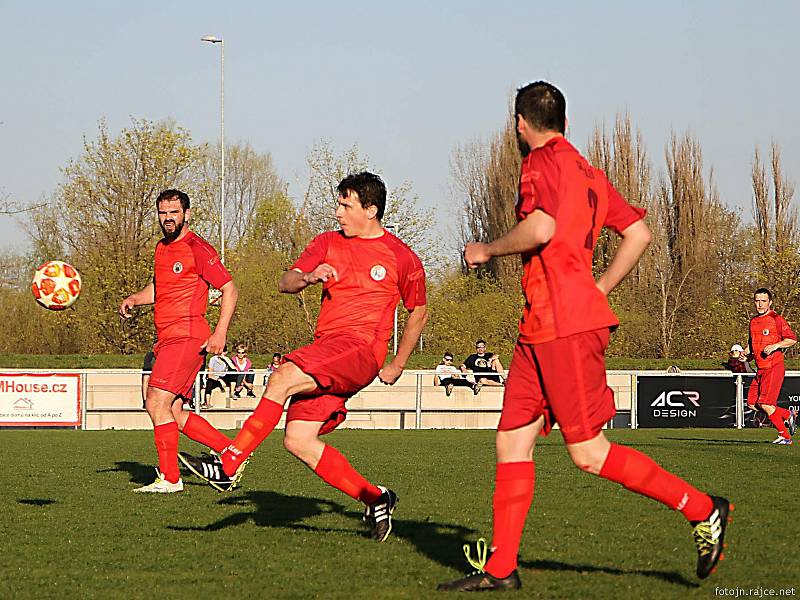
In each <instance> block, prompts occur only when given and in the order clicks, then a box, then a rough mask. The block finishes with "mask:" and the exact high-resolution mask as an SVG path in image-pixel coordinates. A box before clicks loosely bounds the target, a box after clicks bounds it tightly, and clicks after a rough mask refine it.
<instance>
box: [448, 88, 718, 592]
mask: <svg viewBox="0 0 800 600" xmlns="http://www.w3.org/2000/svg"><path fill="white" fill-rule="evenodd" d="M515 118H516V125H517V132H518V138H519V142H520V150H521V152H522V153H523V155H526V154H527V156H525V158H524V160H523V162H522V169H521V174H520V181H519V199H518V202H517V205H516V214H517V221H518V222H517V224H516V225H515V226H514V227H513V228H512V229H511V230H510V231H509V232H508V233H506V234H505V235H504V236H502V237H500V238H499V239H497V240H495V241H493V242H491V243H488V244H481V243H473V244H468V245H467V246H466V248H465V250H464V259H465V261H466V263H467V265H468V266H470V267H472V268H475V267H477V266H479V265H482V264H484V263H486V262H487V261H488V260H490V259H491V258H492V257H495V256H507V255H510V254H516V253H520V254H521V255H522V261H523V267H524V274H523V278H522V287H523V290H524V295H525V308H524V311H523V314H522V319H521V320H520V324H519V338H518V341H517V345H516V348H515V350H514V355H513V358H512V360H511V365H510V367H509V375H508V379H507V380H506V388H505V394H504V397H503V412H502V415H501V417H500V423H499V424H498V428H497V436H496V446H497V470H496V476H495V490H494V497H493V501H492V505H493V516H494V532H493V539H492V543H491V547H490V548H491V554H490V556H489V558H488V562H486V560H485V558H486V554H484V556H483V559H482V560H478V561H474V560H472V559H470V557H469V553H468V555H467V558H468V559H470V562H471V564H473V566H475V567H477V569H478V571H477V572H476V573H473V574H472V575H469V576H467V577H464V578H462V579H458V580H456V581H452V582H449V583H443V584H441V585H440V586H439V589H440V590H443V591H483V590H488V591H491V590H506V589H517V588H519V587H521V582H520V579H519V575H518V574H517V553H518V551H519V545H520V538H521V536H522V530H523V528H524V526H525V519H526V517H527V514H528V510H529V508H530V505H531V502H532V500H533V489H534V478H535V470H534V460H533V451H534V446H535V444H536V438H537V437H538V436H539V435H540V434H541V435H547V433H548V432H549V431H550V429H551V427H552V426H553V425H554V424H555V423H558V424H559V426H560V428H561V434H562V436H563V437H564V441H565V442H566V446H567V452H568V453H569V455H570V457H571V458H572V460H573V462H574V463H575V465H576V466H577V467H578V468H580V469H582V470H584V471H586V472H588V473H593V474H595V475H600V476H601V477H603V478H605V479H609V480H611V481H614V482H617V483H620V484H622V485H623V486H625V487H626V488H628V489H629V490H631V491H634V492H637V493H639V494H642V495H644V496H648V497H649V498H653V499H655V500H658V501H659V502H662V503H664V504H666V505H667V506H669V507H670V508H672V509H674V510H679V511H681V513H683V515H684V516H685V517H686V519H687V520H688V521H689V522H690V523H691V524H692V526H693V528H694V540H695V543H696V545H697V551H698V559H697V575H698V576H699V577H701V578H704V577H707V576H708V575H709V574H710V573H711V571H712V569H713V568H714V566H715V565H716V563H717V561H718V560H719V558H720V556H721V553H722V548H723V538H724V536H725V528H726V526H727V523H728V511H729V510H730V509H731V506H730V505H729V502H728V501H727V500H726V499H724V498H717V497H713V496H708V495H707V494H705V493H703V492H700V491H699V490H696V489H695V488H694V487H692V486H691V485H689V484H688V483H687V482H685V481H683V480H682V479H680V478H678V477H676V476H675V475H673V474H672V473H669V472H667V471H665V470H664V469H662V468H661V467H660V466H658V465H657V464H656V463H655V462H654V461H653V460H652V459H651V458H649V457H648V456H646V455H644V454H642V453H641V452H638V451H636V450H634V449H632V448H627V447H625V446H620V445H618V444H612V443H610V442H609V441H608V440H607V439H606V438H605V436H604V435H603V432H602V428H603V425H604V424H605V423H607V422H608V420H609V419H611V418H612V417H613V415H614V413H615V407H614V396H613V392H612V391H611V389H610V388H609V387H608V385H607V384H606V372H605V349H606V346H607V345H608V341H609V335H610V329H613V328H614V327H616V326H617V325H618V324H619V321H618V320H617V318H616V316H615V315H614V313H613V312H612V311H611V309H610V308H609V305H608V301H607V299H606V296H607V295H608V293H609V292H611V290H613V289H614V288H615V287H616V286H617V284H619V282H620V281H622V279H623V278H624V277H625V275H627V274H628V273H629V272H630V270H631V269H632V268H633V267H634V265H636V262H637V261H638V260H639V257H640V256H641V255H642V253H643V252H644V251H645V249H646V248H647V245H648V244H649V243H650V238H651V235H650V230H649V229H648V228H647V226H646V225H645V223H644V221H643V220H642V219H643V217H644V214H645V213H644V211H643V210H641V209H638V208H634V207H632V206H631V205H629V204H628V203H627V202H626V201H625V200H624V199H623V198H622V196H620V195H619V193H618V192H617V191H616V190H615V189H614V188H613V187H612V186H611V184H610V183H609V182H608V180H607V179H606V176H605V175H604V174H603V172H602V171H600V170H599V169H596V168H594V167H592V166H591V165H590V164H589V163H588V162H587V161H586V159H585V158H583V156H581V155H580V153H579V152H578V151H577V150H576V149H575V147H574V146H572V145H571V144H570V143H569V142H568V141H567V140H566V138H565V137H564V130H565V128H566V101H565V99H564V96H563V95H562V94H561V92H560V91H559V90H558V89H556V88H555V87H554V86H553V85H551V84H549V83H546V82H543V81H538V82H536V83H531V84H529V85H527V86H525V87H523V88H521V89H520V90H519V91H518V92H517V97H516V102H515ZM527 150H530V151H529V152H526V151H527ZM604 226H605V227H610V228H611V229H613V230H614V231H616V232H617V233H618V234H619V235H620V236H621V237H622V241H621V242H620V244H619V246H618V248H617V251H616V254H615V255H614V258H613V260H612V261H611V264H609V266H608V269H607V270H606V272H605V273H603V274H602V275H601V276H600V278H599V279H598V280H597V281H595V280H594V278H593V276H592V253H593V250H594V246H595V243H596V242H597V238H598V235H599V233H600V230H601V229H602V227H604ZM484 543H485V542H484ZM479 546H480V544H479ZM480 553H481V552H480V547H479V554H480Z"/></svg>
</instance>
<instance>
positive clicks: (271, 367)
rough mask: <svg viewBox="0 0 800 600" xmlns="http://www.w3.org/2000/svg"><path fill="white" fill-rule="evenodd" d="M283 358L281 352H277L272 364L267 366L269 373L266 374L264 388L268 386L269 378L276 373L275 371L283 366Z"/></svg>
mask: <svg viewBox="0 0 800 600" xmlns="http://www.w3.org/2000/svg"><path fill="white" fill-rule="evenodd" d="M282 358H283V356H281V353H280V352H276V353H275V354H273V355H272V362H271V363H269V364H268V365H267V372H266V373H265V374H264V386H266V385H267V381H268V380H269V376H270V375H272V374H273V373H274V372H275V369H277V368H278V367H280V366H281V359H282Z"/></svg>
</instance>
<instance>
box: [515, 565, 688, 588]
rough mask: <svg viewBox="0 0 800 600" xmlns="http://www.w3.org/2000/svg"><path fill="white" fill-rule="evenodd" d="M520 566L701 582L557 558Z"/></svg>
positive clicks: (683, 583) (680, 582) (684, 583)
mask: <svg viewBox="0 0 800 600" xmlns="http://www.w3.org/2000/svg"><path fill="white" fill-rule="evenodd" d="M519 566H520V567H523V568H525V569H536V570H540V571H574V572H576V573H580V574H582V575H583V574H586V573H605V574H607V575H640V576H642V577H652V578H653V579H660V580H662V581H665V582H667V583H672V584H675V585H681V586H683V587H686V588H699V587H700V584H698V583H697V582H696V581H691V580H689V579H686V577H684V576H683V575H681V574H680V573H677V572H675V571H647V570H644V569H618V568H616V567H599V566H597V565H574V564H571V563H565V562H561V561H557V560H521V561H519Z"/></svg>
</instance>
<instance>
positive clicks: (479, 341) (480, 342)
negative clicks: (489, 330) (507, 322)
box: [475, 340, 486, 346]
mask: <svg viewBox="0 0 800 600" xmlns="http://www.w3.org/2000/svg"><path fill="white" fill-rule="evenodd" d="M478 344H483V345H484V346H485V345H486V340H478V341H477V342H475V345H476V346H477V345H478Z"/></svg>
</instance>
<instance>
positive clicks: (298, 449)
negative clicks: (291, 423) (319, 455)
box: [283, 433, 307, 460]
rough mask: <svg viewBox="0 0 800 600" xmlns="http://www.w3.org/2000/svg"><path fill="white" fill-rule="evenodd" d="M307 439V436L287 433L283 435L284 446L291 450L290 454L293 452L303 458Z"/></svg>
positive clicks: (288, 450)
mask: <svg viewBox="0 0 800 600" xmlns="http://www.w3.org/2000/svg"><path fill="white" fill-rule="evenodd" d="M305 441H306V440H305V438H303V437H301V436H296V435H292V434H290V433H287V434H284V436H283V447H284V448H286V451H287V452H289V454H292V455H294V456H296V457H297V458H299V459H301V460H302V458H303V452H304V450H305V449H306V448H307V444H306V443H305Z"/></svg>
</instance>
